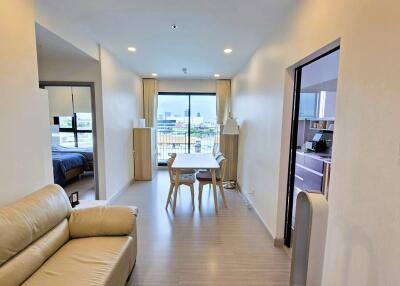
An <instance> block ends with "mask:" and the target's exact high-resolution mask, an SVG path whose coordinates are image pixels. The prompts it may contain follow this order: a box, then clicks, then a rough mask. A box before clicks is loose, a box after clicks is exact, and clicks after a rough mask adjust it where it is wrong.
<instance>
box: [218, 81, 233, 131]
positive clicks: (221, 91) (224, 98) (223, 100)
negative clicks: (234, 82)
mask: <svg viewBox="0 0 400 286" xmlns="http://www.w3.org/2000/svg"><path fill="white" fill-rule="evenodd" d="M230 104H231V80H230V79H219V80H217V123H218V124H224V123H225V120H226V118H227V117H228V113H229V112H230Z"/></svg>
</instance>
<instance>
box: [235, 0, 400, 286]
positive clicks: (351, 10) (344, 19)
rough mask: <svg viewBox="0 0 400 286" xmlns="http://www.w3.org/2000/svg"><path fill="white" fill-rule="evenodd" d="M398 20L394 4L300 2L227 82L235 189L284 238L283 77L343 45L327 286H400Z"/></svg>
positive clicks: (286, 102) (288, 90)
mask: <svg viewBox="0 0 400 286" xmlns="http://www.w3.org/2000/svg"><path fill="white" fill-rule="evenodd" d="M398 11H400V2H398V1H392V0H384V1H373V0H365V1H348V0H337V1H328V0H324V1H312V0H304V1H301V2H299V3H298V6H297V8H296V9H295V10H294V12H293V14H292V15H290V17H289V18H288V19H287V21H286V23H283V24H282V26H281V27H282V30H280V31H277V36H276V37H275V38H271V39H269V41H268V43H267V44H266V45H265V46H263V47H262V48H261V49H259V50H258V51H257V52H256V54H255V55H254V56H253V57H252V59H251V61H250V63H249V64H248V65H247V66H246V67H245V69H243V71H242V72H241V73H240V74H238V75H237V76H236V77H235V79H234V81H233V98H234V100H233V103H234V104H233V105H234V106H233V111H234V114H235V116H237V117H238V118H239V120H240V122H241V124H242V127H241V134H240V143H239V144H240V150H239V155H240V163H239V180H240V183H241V186H242V189H243V192H244V193H245V194H246V195H247V196H248V197H249V198H250V199H251V200H252V202H253V204H254V206H255V208H256V209H257V211H258V212H259V213H260V215H261V217H262V219H263V220H264V222H265V223H266V225H267V227H268V229H269V230H270V232H271V233H272V234H273V236H274V237H282V236H283V226H284V211H285V199H286V182H287V164H288V149H289V132H290V114H291V98H292V92H293V85H292V84H293V81H292V79H291V77H290V73H289V72H287V71H286V69H287V68H288V67H290V66H292V65H293V64H295V63H296V62H298V61H300V60H302V59H303V58H305V57H307V56H308V55H310V54H312V53H313V52H315V51H317V50H318V49H320V48H321V47H323V46H325V45H327V44H328V43H331V42H333V41H335V40H336V39H338V38H340V39H341V54H340V66H339V79H338V92H337V110H336V114H337V116H336V118H337V120H336V126H335V136H334V150H333V174H332V185H331V191H330V200H329V208H330V210H329V223H328V234H327V244H326V254H325V264H324V269H325V271H324V278H323V283H322V284H323V285H332V286H333V285H335V286H336V285H399V284H400V273H399V272H398V257H399V256H400V248H399V247H398V241H399V240H400V228H399V227H398V222H399V219H400V208H399V203H400V195H399V190H400V188H399V181H398V177H399V175H400V158H399V156H400V155H399V148H400V146H399V145H400V133H399V132H398V129H399V122H400V113H399V112H398V107H399V106H400V96H399V94H398V93H399V90H400V81H399V80H398V77H399V74H400V56H399V53H398V51H399V49H400V38H399V37H398V35H399V34H400V22H399V21H398ZM249 190H254V191H255V195H254V196H252V195H249V194H248V192H249Z"/></svg>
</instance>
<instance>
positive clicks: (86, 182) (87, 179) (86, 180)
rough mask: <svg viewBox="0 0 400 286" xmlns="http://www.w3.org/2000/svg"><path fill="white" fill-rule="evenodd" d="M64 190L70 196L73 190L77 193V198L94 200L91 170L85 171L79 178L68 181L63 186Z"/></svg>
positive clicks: (94, 193)
mask: <svg viewBox="0 0 400 286" xmlns="http://www.w3.org/2000/svg"><path fill="white" fill-rule="evenodd" d="M64 190H65V192H66V193H67V195H68V196H70V195H71V194H72V193H73V192H78V193H79V200H95V199H96V191H95V182H94V175H93V172H85V173H84V174H82V175H81V176H80V178H79V180H75V181H72V182H70V183H69V184H68V185H66V186H65V187H64Z"/></svg>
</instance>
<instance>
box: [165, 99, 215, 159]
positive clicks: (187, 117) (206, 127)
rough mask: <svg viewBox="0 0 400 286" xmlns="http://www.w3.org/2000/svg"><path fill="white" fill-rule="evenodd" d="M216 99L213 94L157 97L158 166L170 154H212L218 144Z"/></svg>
mask: <svg viewBox="0 0 400 286" xmlns="http://www.w3.org/2000/svg"><path fill="white" fill-rule="evenodd" d="M216 119H217V115H216V96H215V94H213V93H162V92H160V93H159V97H158V110H157V145H158V146H157V147H158V163H159V164H160V165H164V164H165V163H166V161H167V160H168V158H169V157H170V155H171V153H180V154H182V153H212V151H213V148H214V145H215V144H219V127H218V124H217V120H216Z"/></svg>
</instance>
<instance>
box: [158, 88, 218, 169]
mask: <svg viewBox="0 0 400 286" xmlns="http://www.w3.org/2000/svg"><path fill="white" fill-rule="evenodd" d="M163 95H176V96H187V97H188V99H189V100H188V110H189V114H188V117H189V122H188V130H187V132H188V142H187V146H186V148H187V150H188V154H190V133H191V120H192V118H191V117H192V101H191V97H192V95H193V96H197V95H204V96H215V97H216V96H217V93H216V92H181V91H180V92H171V91H168V92H164V91H160V92H158V96H163ZM157 108H158V106H157ZM157 115H158V114H157ZM157 122H158V119H157ZM157 164H158V166H167V163H163V162H158V160H157Z"/></svg>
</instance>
